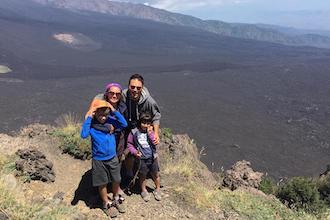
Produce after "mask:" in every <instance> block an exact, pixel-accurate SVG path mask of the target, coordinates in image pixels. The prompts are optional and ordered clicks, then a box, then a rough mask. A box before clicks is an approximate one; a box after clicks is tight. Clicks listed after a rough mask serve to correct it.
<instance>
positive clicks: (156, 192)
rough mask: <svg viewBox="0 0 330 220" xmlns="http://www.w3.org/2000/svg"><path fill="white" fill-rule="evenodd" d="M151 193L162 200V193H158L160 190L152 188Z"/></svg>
mask: <svg viewBox="0 0 330 220" xmlns="http://www.w3.org/2000/svg"><path fill="white" fill-rule="evenodd" d="M152 193H153V194H154V197H155V199H156V200H157V201H160V200H162V195H161V193H160V190H154V191H153V192H152Z"/></svg>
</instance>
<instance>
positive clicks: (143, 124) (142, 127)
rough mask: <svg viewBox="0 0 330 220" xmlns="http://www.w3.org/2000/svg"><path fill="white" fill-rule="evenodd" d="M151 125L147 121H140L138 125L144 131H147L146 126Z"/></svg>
mask: <svg viewBox="0 0 330 220" xmlns="http://www.w3.org/2000/svg"><path fill="white" fill-rule="evenodd" d="M150 126H151V122H149V121H143V120H142V121H141V123H140V127H141V130H142V131H144V132H147V131H148V128H149V127H150Z"/></svg>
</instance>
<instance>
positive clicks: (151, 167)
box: [139, 158, 159, 177]
mask: <svg viewBox="0 0 330 220" xmlns="http://www.w3.org/2000/svg"><path fill="white" fill-rule="evenodd" d="M158 172H159V165H158V159H157V158H156V159H153V158H149V159H141V167H140V172H139V176H142V177H146V176H147V175H148V173H150V174H151V175H156V174H157V173H158Z"/></svg>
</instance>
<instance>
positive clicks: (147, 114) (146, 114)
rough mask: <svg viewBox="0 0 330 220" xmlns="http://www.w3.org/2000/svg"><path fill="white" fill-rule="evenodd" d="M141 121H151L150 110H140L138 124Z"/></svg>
mask: <svg viewBox="0 0 330 220" xmlns="http://www.w3.org/2000/svg"><path fill="white" fill-rule="evenodd" d="M141 122H149V123H151V122H152V115H151V114H150V112H141V114H140V117H139V124H141Z"/></svg>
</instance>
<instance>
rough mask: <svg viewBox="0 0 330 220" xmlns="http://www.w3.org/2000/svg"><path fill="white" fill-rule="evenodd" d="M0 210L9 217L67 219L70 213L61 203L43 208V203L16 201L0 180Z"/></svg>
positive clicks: (68, 208)
mask: <svg viewBox="0 0 330 220" xmlns="http://www.w3.org/2000/svg"><path fill="white" fill-rule="evenodd" d="M0 210H1V211H2V212H4V213H5V214H6V215H8V217H9V218H10V219H22V220H23V219H24V220H25V219H68V214H70V213H72V209H71V208H70V207H65V206H62V205H59V206H53V207H52V208H49V209H45V206H44V204H33V203H31V202H29V203H27V204H23V203H21V202H18V201H17V199H16V198H15V195H14V193H13V192H11V191H9V190H8V189H7V188H6V186H5V184H4V183H3V182H2V181H0Z"/></svg>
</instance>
